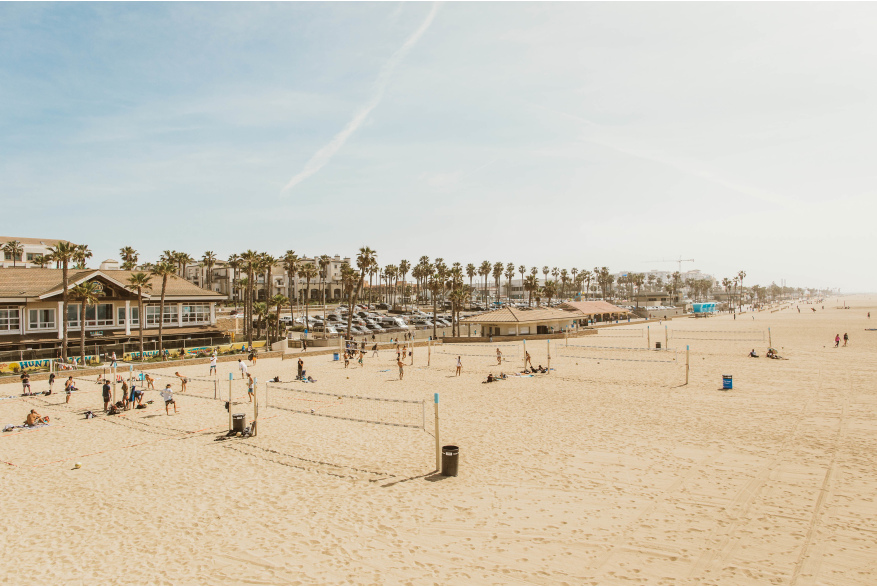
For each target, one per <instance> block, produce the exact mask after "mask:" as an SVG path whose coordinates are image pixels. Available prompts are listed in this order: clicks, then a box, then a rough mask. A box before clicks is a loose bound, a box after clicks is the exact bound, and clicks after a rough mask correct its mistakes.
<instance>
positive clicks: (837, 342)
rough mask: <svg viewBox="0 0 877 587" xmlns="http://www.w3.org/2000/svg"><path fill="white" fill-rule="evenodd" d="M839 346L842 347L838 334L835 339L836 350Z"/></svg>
mask: <svg viewBox="0 0 877 587" xmlns="http://www.w3.org/2000/svg"><path fill="white" fill-rule="evenodd" d="M839 346H840V334H838V335H837V336H835V337H834V348H837V347H839Z"/></svg>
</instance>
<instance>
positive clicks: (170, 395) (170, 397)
mask: <svg viewBox="0 0 877 587" xmlns="http://www.w3.org/2000/svg"><path fill="white" fill-rule="evenodd" d="M159 393H160V394H161V397H162V398H164V413H165V414H167V415H168V416H170V415H171V413H170V410H169V409H168V406H170V405H171V404H173V405H174V414H176V413H177V402H176V401H174V390H172V389H171V384H170V383H168V384H167V386H166V387H165V388H164V391H162V392H159Z"/></svg>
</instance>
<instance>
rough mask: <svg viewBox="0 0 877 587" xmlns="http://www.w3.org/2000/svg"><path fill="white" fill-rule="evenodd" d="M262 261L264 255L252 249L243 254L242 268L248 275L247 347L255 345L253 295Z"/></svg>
mask: <svg viewBox="0 0 877 587" xmlns="http://www.w3.org/2000/svg"><path fill="white" fill-rule="evenodd" d="M261 260H262V255H261V254H260V253H257V252H256V251H254V250H252V249H247V252H245V253H242V254H241V266H242V268H243V269H244V270H245V271H246V274H247V281H246V288H245V289H244V332H246V334H247V346H250V345H252V344H253V294H254V293H255V288H256V272H257V271H258V270H259V263H260V262H261ZM241 282H243V280H241Z"/></svg>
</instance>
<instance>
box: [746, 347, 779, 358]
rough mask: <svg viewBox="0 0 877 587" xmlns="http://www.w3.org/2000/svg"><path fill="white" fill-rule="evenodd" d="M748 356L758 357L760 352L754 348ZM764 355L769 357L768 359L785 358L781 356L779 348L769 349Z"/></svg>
mask: <svg viewBox="0 0 877 587" xmlns="http://www.w3.org/2000/svg"><path fill="white" fill-rule="evenodd" d="M748 356H749V357H751V358H753V359H757V358H758V353H756V352H755V349H752V350H751V351H749V355H748ZM764 356H765V357H767V358H768V359H782V358H783V357H781V356H779V354H778V353H777V350H776V349H775V348H769V349H767V353H766V354H765V355H764Z"/></svg>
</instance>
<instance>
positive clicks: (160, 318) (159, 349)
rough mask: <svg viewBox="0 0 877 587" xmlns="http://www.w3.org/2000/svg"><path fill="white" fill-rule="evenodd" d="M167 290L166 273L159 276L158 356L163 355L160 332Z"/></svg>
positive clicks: (162, 327)
mask: <svg viewBox="0 0 877 587" xmlns="http://www.w3.org/2000/svg"><path fill="white" fill-rule="evenodd" d="M166 290H167V275H164V276H162V278H161V304H160V306H159V309H158V356H159V357H161V356H162V355H164V341H163V340H162V333H163V332H164V294H165V291H166Z"/></svg>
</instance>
